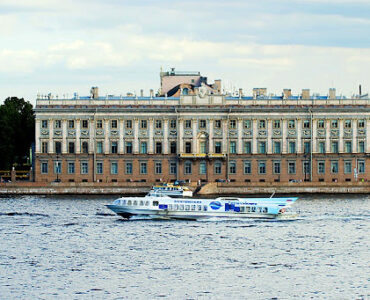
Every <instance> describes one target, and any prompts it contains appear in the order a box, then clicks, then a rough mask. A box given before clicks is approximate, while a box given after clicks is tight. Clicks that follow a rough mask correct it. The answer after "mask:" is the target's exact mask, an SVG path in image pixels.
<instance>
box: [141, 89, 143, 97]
mask: <svg viewBox="0 0 370 300" xmlns="http://www.w3.org/2000/svg"><path fill="white" fill-rule="evenodd" d="M140 97H144V90H143V89H141V90H140Z"/></svg>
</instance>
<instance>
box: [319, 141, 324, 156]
mask: <svg viewBox="0 0 370 300" xmlns="http://www.w3.org/2000/svg"><path fill="white" fill-rule="evenodd" d="M319 153H321V154H323V153H325V142H319Z"/></svg>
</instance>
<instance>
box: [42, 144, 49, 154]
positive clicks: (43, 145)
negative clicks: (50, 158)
mask: <svg viewBox="0 0 370 300" xmlns="http://www.w3.org/2000/svg"><path fill="white" fill-rule="evenodd" d="M48 145H49V143H48V142H42V144H41V152H42V153H48Z"/></svg>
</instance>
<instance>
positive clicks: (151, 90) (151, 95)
mask: <svg viewBox="0 0 370 300" xmlns="http://www.w3.org/2000/svg"><path fill="white" fill-rule="evenodd" d="M153 96H154V93H153V89H150V98H153Z"/></svg>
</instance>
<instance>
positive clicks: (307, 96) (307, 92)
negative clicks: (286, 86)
mask: <svg viewBox="0 0 370 300" xmlns="http://www.w3.org/2000/svg"><path fill="white" fill-rule="evenodd" d="M302 99H310V89H303V90H302Z"/></svg>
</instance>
